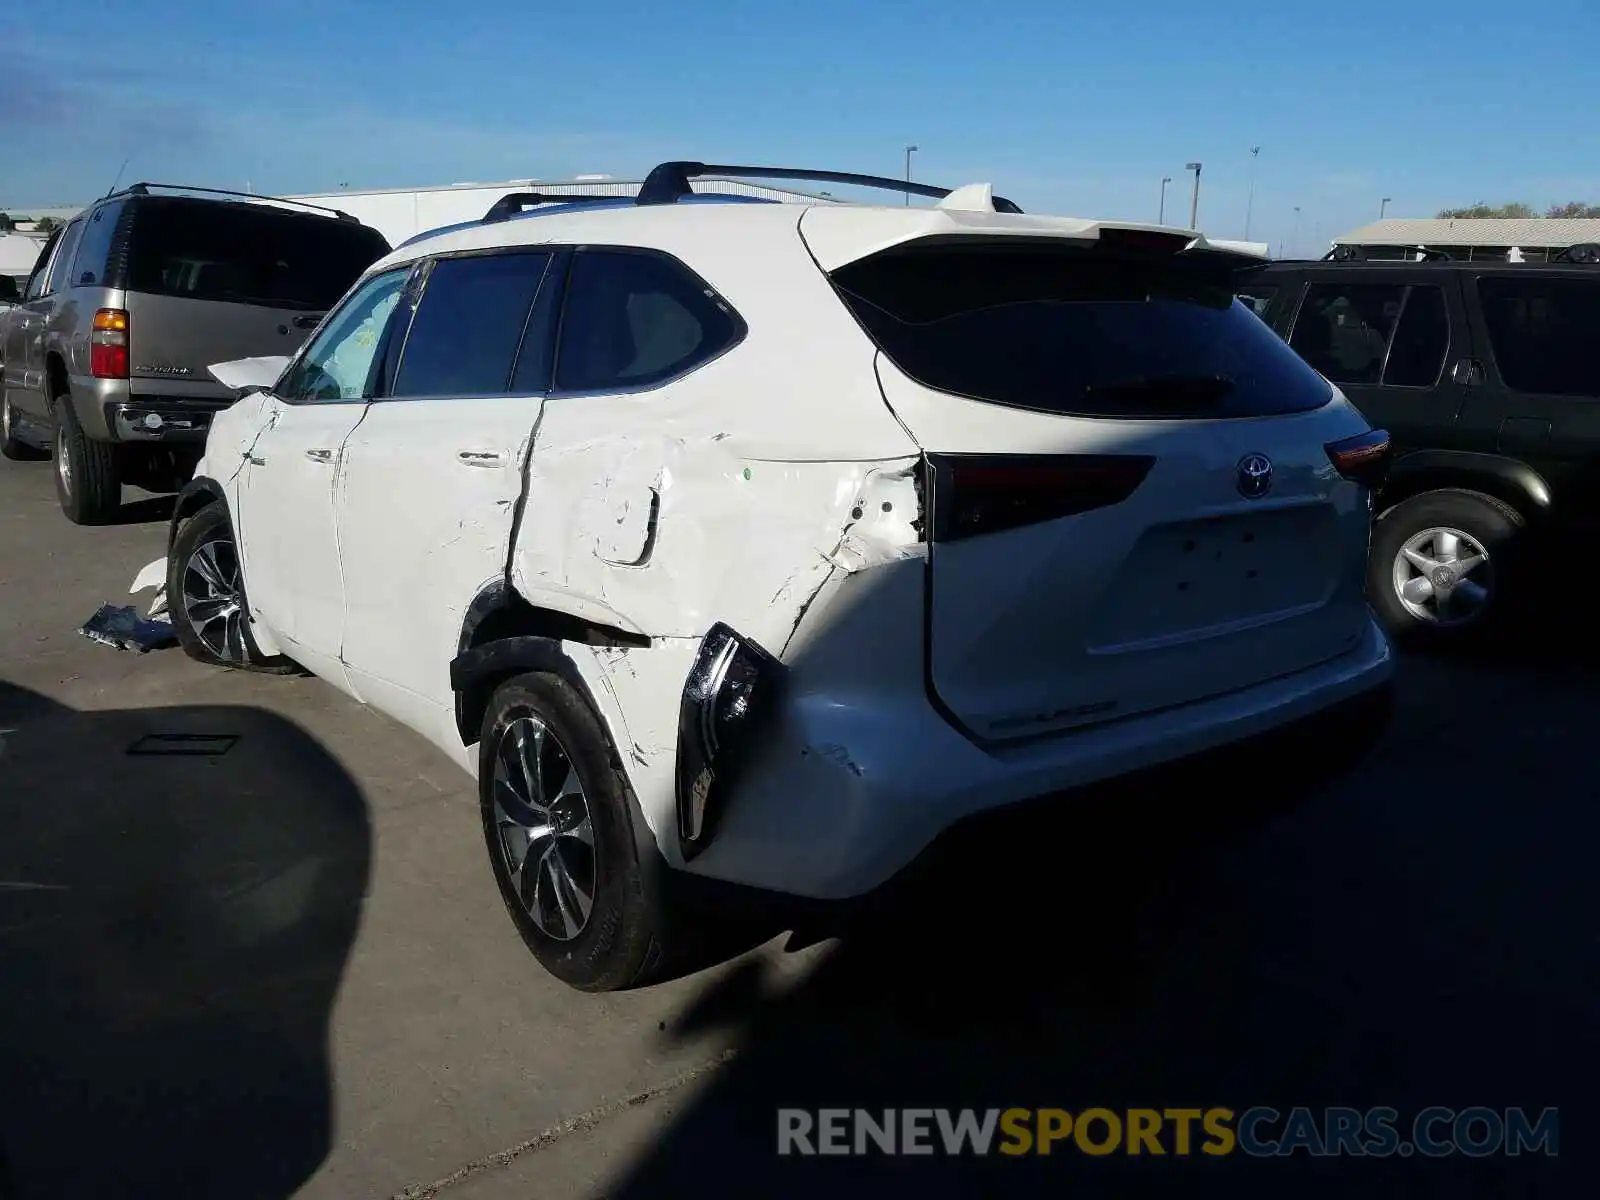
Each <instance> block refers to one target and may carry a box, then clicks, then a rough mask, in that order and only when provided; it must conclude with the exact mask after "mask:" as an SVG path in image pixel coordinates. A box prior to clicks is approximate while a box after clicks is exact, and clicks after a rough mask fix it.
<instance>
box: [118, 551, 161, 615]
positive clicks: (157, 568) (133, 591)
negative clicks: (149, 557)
mask: <svg viewBox="0 0 1600 1200" xmlns="http://www.w3.org/2000/svg"><path fill="white" fill-rule="evenodd" d="M150 588H155V589H156V594H155V598H154V599H153V600H151V601H150V608H149V610H148V611H147V612H146V613H145V618H146V619H147V620H154V619H155V618H157V617H160V616H164V615H165V614H166V611H167V560H166V559H165V558H158V559H156V560H155V562H153V563H147V564H145V566H143V567H141V568H140V570H139V573H138V574H137V575H135V576H134V577H133V586H132V587H131V588H129V589H128V594H129V595H138V594H139V593H140V592H143V591H148V590H149V589H150Z"/></svg>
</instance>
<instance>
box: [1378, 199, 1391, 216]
mask: <svg viewBox="0 0 1600 1200" xmlns="http://www.w3.org/2000/svg"><path fill="white" fill-rule="evenodd" d="M1390 199H1391V197H1389V196H1385V197H1384V198H1383V203H1382V204H1380V205H1378V220H1380V221H1381V220H1383V214H1384V213H1386V212H1388V211H1389V201H1390Z"/></svg>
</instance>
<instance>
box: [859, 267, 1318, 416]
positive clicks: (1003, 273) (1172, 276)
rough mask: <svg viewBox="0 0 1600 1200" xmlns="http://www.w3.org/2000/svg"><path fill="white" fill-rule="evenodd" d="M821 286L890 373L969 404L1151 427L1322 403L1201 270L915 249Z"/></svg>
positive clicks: (1278, 344) (1210, 273) (1224, 287)
mask: <svg viewBox="0 0 1600 1200" xmlns="http://www.w3.org/2000/svg"><path fill="white" fill-rule="evenodd" d="M833 281H834V284H835V285H836V286H837V288H838V289H839V291H840V294H841V295H842V296H843V298H844V301H845V303H846V304H847V305H848V306H849V307H850V310H851V312H853V313H854V314H855V316H856V319H857V320H859V321H860V322H861V324H862V326H863V327H864V328H865V329H866V331H867V333H868V334H869V335H870V336H871V337H872V339H873V340H874V341H875V342H876V343H877V344H878V347H879V348H880V349H881V350H882V351H883V352H884V353H885V354H886V355H888V356H889V358H891V359H892V360H893V361H894V363H895V365H896V366H898V367H899V368H900V369H901V370H902V371H904V372H905V373H906V374H907V375H909V376H911V377H912V378H913V379H915V380H917V381H918V382H919V383H921V384H923V385H924V386H926V387H931V388H935V389H937V390H939V391H942V392H950V393H953V394H956V395H960V396H968V397H971V398H972V399H976V400H985V401H989V402H991V403H995V404H1004V405H1007V406H1010V407H1014V408H1025V409H1032V410H1034V411H1038V412H1051V413H1062V414H1068V415H1073V416H1087V417H1110V418H1128V419H1159V418H1163V417H1166V418H1182V417H1254V416H1266V415H1271V414H1276V413H1289V412H1304V411H1307V410H1310V409H1315V408H1320V407H1321V406H1322V405H1324V404H1326V403H1327V402H1328V400H1329V399H1330V398H1331V396H1332V390H1331V389H1330V388H1329V386H1328V384H1327V382H1326V381H1325V380H1323V379H1322V378H1321V377H1320V376H1318V375H1317V373H1316V372H1315V371H1313V370H1311V368H1310V367H1308V366H1307V365H1306V364H1305V363H1304V362H1303V361H1302V360H1301V358H1300V356H1299V355H1297V354H1295V353H1294V351H1292V350H1290V349H1289V347H1288V346H1287V345H1285V344H1284V342H1283V340H1282V339H1281V338H1279V337H1278V336H1277V335H1276V334H1275V333H1273V332H1272V330H1270V329H1269V328H1267V326H1266V325H1265V324H1263V323H1262V322H1261V321H1260V320H1259V319H1257V317H1256V316H1255V314H1254V313H1253V312H1252V311H1251V309H1249V308H1247V307H1246V306H1245V305H1243V304H1241V303H1239V302H1238V301H1236V300H1235V298H1234V295H1233V290H1232V289H1233V286H1234V280H1232V279H1230V278H1228V277H1227V276H1226V275H1225V274H1223V273H1221V272H1218V271H1217V270H1216V268H1215V267H1211V268H1205V267H1202V266H1201V265H1200V264H1191V263H1187V262H1184V261H1183V260H1170V259H1169V260H1161V259H1150V258H1137V257H1131V256H1123V255H1113V254H1110V253H1107V252H1104V251H1100V250H1084V249H1078V248H1075V247H1074V248H1070V249H1069V248H1063V249H1057V248H1054V247H1052V248H1048V249H1040V248H1036V247H1017V248H1011V247H995V246H981V247H916V246H913V247H911V248H909V249H905V250H897V251H890V252H887V253H884V254H880V255H876V256H874V257H872V258H869V259H866V260H864V261H862V262H859V263H852V264H851V265H849V266H848V267H844V268H842V269H841V270H839V271H836V272H835V273H834V275H833Z"/></svg>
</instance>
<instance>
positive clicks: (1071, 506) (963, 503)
mask: <svg viewBox="0 0 1600 1200" xmlns="http://www.w3.org/2000/svg"><path fill="white" fill-rule="evenodd" d="M1155 461H1156V460H1155V458H1154V457H1152V456H1150V455H1145V454H1074V455H1066V456H1056V455H1051V456H1045V455H1033V454H997V455H989V454H984V455H966V454H930V455H929V456H928V475H929V478H930V480H931V484H932V486H931V487H930V488H929V492H930V495H929V497H928V500H929V503H930V507H931V510H932V513H933V522H932V540H933V541H936V542H953V541H957V540H959V539H961V538H969V537H977V536H979V535H980V534H987V533H999V532H1001V531H1003V530H1006V529H1016V528H1018V527H1020V526H1023V525H1035V524H1038V523H1039V522H1041V521H1054V520H1056V519H1058V518H1060V517H1070V516H1074V515H1076V514H1078V513H1085V512H1090V511H1092V510H1094V509H1097V508H1109V507H1110V506H1111V505H1113V504H1121V503H1122V502H1123V501H1124V500H1126V499H1127V498H1128V497H1129V496H1131V495H1133V493H1134V492H1135V491H1137V490H1138V487H1139V485H1140V484H1141V483H1143V482H1144V480H1145V476H1147V475H1149V474H1150V468H1151V467H1153V466H1154V465H1155Z"/></svg>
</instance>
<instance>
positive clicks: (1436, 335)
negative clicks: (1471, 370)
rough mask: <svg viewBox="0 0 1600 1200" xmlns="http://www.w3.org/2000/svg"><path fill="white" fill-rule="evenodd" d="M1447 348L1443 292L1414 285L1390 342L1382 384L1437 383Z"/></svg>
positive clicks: (1448, 337)
mask: <svg viewBox="0 0 1600 1200" xmlns="http://www.w3.org/2000/svg"><path fill="white" fill-rule="evenodd" d="M1449 350H1450V318H1449V317H1448V316H1447V315H1446V313H1445V307H1444V293H1443V292H1442V291H1440V290H1439V289H1438V288H1436V287H1431V286H1427V285H1420V286H1413V287H1412V288H1411V289H1410V290H1409V291H1408V293H1407V294H1406V302H1405V307H1404V308H1402V309H1401V310H1400V324H1399V325H1397V326H1396V327H1395V331H1394V337H1393V339H1392V340H1391V341H1390V343H1389V361H1388V362H1387V363H1386V364H1385V365H1384V368H1383V384H1384V386H1385V387H1420V388H1427V387H1432V386H1433V385H1434V384H1436V383H1438V382H1439V373H1440V372H1441V371H1443V370H1444V357H1445V355H1446V354H1447V353H1449Z"/></svg>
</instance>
